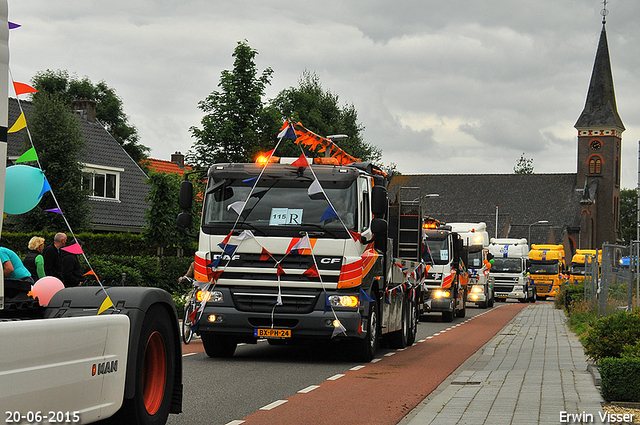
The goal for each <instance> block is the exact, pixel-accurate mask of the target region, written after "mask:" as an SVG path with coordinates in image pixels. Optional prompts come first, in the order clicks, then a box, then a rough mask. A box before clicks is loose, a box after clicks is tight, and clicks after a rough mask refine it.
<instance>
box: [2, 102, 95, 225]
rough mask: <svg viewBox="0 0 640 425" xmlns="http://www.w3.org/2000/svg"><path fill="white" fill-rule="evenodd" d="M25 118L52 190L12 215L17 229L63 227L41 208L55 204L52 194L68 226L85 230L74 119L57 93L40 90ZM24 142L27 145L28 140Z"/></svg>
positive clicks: (78, 137) (87, 219)
mask: <svg viewBox="0 0 640 425" xmlns="http://www.w3.org/2000/svg"><path fill="white" fill-rule="evenodd" d="M28 122H29V132H30V134H31V138H32V140H33V145H34V147H35V149H36V152H37V153H38V159H39V161H40V165H41V167H42V170H44V172H45V177H46V178H47V181H48V182H49V185H50V186H51V189H52V191H49V192H46V193H45V194H44V195H43V196H42V200H41V201H40V203H39V204H38V205H37V206H36V207H35V208H34V209H33V210H31V211H29V212H27V213H25V214H22V215H19V216H16V219H15V221H16V223H17V225H18V229H17V230H19V231H25V232H33V231H66V230H67V226H66V224H65V222H64V219H63V216H62V215H60V214H56V213H51V212H45V211H44V210H46V209H52V208H55V207H56V204H55V202H54V199H53V196H54V195H55V199H56V200H57V201H58V204H59V205H60V209H61V210H62V212H63V213H64V218H66V219H67V221H68V222H69V225H70V226H71V230H73V231H74V232H78V231H83V230H87V229H88V228H89V225H90V209H89V206H88V203H87V192H86V190H82V189H81V188H80V183H81V181H82V167H81V164H80V162H79V160H80V151H81V150H82V148H83V147H84V139H83V138H82V135H81V133H80V128H79V123H78V120H77V119H76V117H75V116H73V115H72V114H70V113H69V108H68V107H67V105H66V104H65V102H64V101H63V100H62V99H61V98H60V96H59V95H57V94H52V93H48V92H44V91H43V92H40V93H38V96H35V97H34V102H33V109H32V112H31V113H30V114H29V116H28ZM25 145H26V147H27V148H30V147H31V145H30V143H26V144H25ZM51 192H53V194H52V193H51Z"/></svg>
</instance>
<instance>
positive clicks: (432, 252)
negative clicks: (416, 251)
mask: <svg viewBox="0 0 640 425" xmlns="http://www.w3.org/2000/svg"><path fill="white" fill-rule="evenodd" d="M425 242H426V247H427V252H426V253H425V258H424V259H425V262H426V263H427V264H429V263H433V264H448V263H449V239H444V240H433V239H428V240H426V241H425Z"/></svg>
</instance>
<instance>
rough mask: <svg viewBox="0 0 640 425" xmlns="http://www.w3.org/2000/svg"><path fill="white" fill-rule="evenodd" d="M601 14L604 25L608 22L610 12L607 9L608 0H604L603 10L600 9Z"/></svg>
mask: <svg viewBox="0 0 640 425" xmlns="http://www.w3.org/2000/svg"><path fill="white" fill-rule="evenodd" d="M600 14H601V15H602V25H604V24H606V23H607V15H608V14H609V11H608V10H607V0H602V10H601V11H600Z"/></svg>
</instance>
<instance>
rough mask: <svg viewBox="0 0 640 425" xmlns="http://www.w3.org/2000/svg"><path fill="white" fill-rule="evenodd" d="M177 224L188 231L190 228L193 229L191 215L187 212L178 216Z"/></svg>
mask: <svg viewBox="0 0 640 425" xmlns="http://www.w3.org/2000/svg"><path fill="white" fill-rule="evenodd" d="M176 224H177V225H178V227H182V228H183V229H188V228H189V227H191V214H190V213H187V212H181V213H180V214H178V219H177V220H176Z"/></svg>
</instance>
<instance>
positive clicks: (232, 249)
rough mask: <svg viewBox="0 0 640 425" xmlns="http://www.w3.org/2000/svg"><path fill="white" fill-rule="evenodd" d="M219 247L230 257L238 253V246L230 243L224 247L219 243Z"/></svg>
mask: <svg viewBox="0 0 640 425" xmlns="http://www.w3.org/2000/svg"><path fill="white" fill-rule="evenodd" d="M218 246H219V247H220V248H222V250H223V251H224V253H225V254H227V255H228V256H232V255H233V253H234V252H236V249H238V245H232V244H230V243H228V244H226V245H223V244H221V243H219V244H218Z"/></svg>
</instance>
